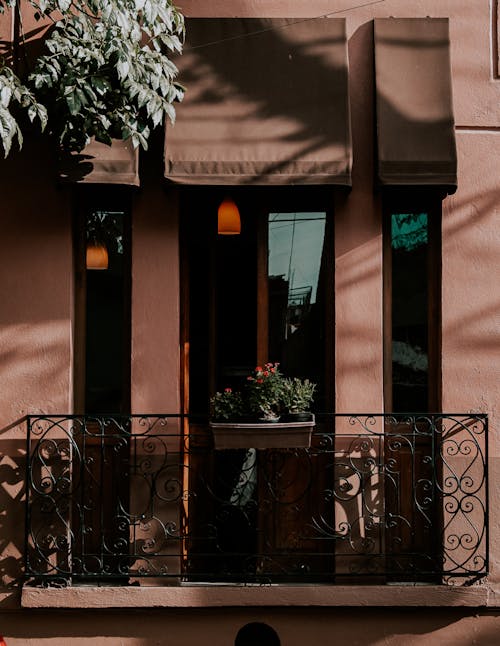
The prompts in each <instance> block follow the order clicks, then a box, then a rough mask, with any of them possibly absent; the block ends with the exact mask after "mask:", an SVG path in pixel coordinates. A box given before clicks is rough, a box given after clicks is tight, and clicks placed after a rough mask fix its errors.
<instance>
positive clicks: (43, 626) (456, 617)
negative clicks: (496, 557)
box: [2, 608, 500, 646]
mask: <svg viewBox="0 0 500 646" xmlns="http://www.w3.org/2000/svg"><path fill="white" fill-rule="evenodd" d="M91 616H92V620H91V621H89V615H87V614H86V613H81V612H80V613H78V612H73V611H67V612H65V613H61V611H60V610H58V611H57V610H56V611H55V612H54V614H52V613H50V612H44V613H43V614H40V613H31V612H30V611H28V610H25V611H24V612H23V613H22V615H21V614H20V613H12V614H8V613H4V614H3V615H2V631H3V635H4V638H5V640H6V643H7V644H9V639H16V640H20V641H21V640H23V641H24V640H28V639H31V640H49V639H51V640H54V638H59V640H58V643H62V640H65V641H64V643H65V644H68V646H71V645H72V644H76V643H77V642H78V643H80V641H81V639H82V638H90V639H95V640H96V643H97V642H98V640H99V638H101V640H102V638H107V640H112V643H118V642H119V643H120V644H123V646H156V645H157V644H159V643H161V644H162V646H179V644H183V646H199V644H200V643H205V642H206V643H212V644H215V645H216V646H243V645H244V646H247V645H248V644H252V646H253V644H255V646H265V644H270V645H272V646H275V645H277V644H281V646H304V645H309V644H315V643H317V644H322V646H337V645H338V644H356V645H357V646H377V645H379V644H381V643H384V644H390V645H392V646H409V645H410V644H411V646H429V645H431V646H432V645H433V644H435V645H436V646H438V645H439V646H469V645H470V644H472V643H478V644H479V643H480V644H481V646H497V644H498V633H499V631H500V615H499V613H498V612H494V613H492V612H488V613H486V612H485V613H483V614H481V612H478V611H477V610H475V609H474V610H466V611H464V610H459V609H456V610H455V609H452V610H450V609H445V608H431V609H422V608H412V609H398V611H397V612H395V611H394V609H393V608H363V609H359V608H354V609H351V608H343V609H338V608H329V609H318V608H293V609H288V608H287V609H285V608H283V609H275V610H273V611H272V612H270V611H268V610H265V611H263V612H261V611H259V610H258V609H252V610H247V611H244V610H243V611H242V610H236V609H231V608H223V609H221V608H211V609H207V610H196V609H189V610H188V609H186V610H178V609H177V610H176V609H165V608H164V609H158V610H150V611H148V612H143V611H139V610H138V611H135V612H133V613H130V611H126V610H123V611H114V612H106V611H105V610H102V611H99V610H92V611H91ZM254 618H258V619H259V623H260V622H263V623H264V622H265V623H267V624H268V625H272V626H273V627H274V629H275V631H276V633H279V641H278V642H276V641H275V642H273V641H269V642H264V641H261V642H251V641H250V642H245V641H241V642H238V641H235V639H238V637H237V635H238V631H239V630H241V626H242V624H245V621H248V620H252V619H254ZM252 624H253V622H252ZM252 624H250V625H252ZM271 630H273V629H271ZM273 632H274V630H273ZM276 633H275V634H276ZM73 639H74V641H73ZM40 643H44V642H40Z"/></svg>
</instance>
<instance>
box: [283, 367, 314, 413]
mask: <svg viewBox="0 0 500 646" xmlns="http://www.w3.org/2000/svg"><path fill="white" fill-rule="evenodd" d="M315 390H316V384H314V383H313V382H312V381H309V379H299V378H298V377H293V378H291V379H290V378H286V379H284V380H283V385H282V393H281V402H282V406H283V409H284V412H285V414H286V417H285V419H286V420H287V421H294V422H307V421H310V420H312V419H313V415H312V413H311V412H310V410H311V404H312V402H313V398H314V391H315Z"/></svg>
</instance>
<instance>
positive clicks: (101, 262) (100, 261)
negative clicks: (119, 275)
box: [87, 240, 109, 270]
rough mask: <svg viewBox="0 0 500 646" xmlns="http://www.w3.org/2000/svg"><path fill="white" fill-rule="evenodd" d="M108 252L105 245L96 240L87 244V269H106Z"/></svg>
mask: <svg viewBox="0 0 500 646" xmlns="http://www.w3.org/2000/svg"><path fill="white" fill-rule="evenodd" d="M108 263H109V260H108V250H107V248H106V245H105V244H104V243H102V242H98V241H97V240H90V241H89V242H87V269H99V270H103V269H107V268H108Z"/></svg>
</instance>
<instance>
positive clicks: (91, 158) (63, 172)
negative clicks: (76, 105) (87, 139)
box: [59, 139, 140, 186]
mask: <svg viewBox="0 0 500 646" xmlns="http://www.w3.org/2000/svg"><path fill="white" fill-rule="evenodd" d="M59 177H60V178H61V179H62V180H63V181H66V182H77V183H87V184H125V185H128V186H139V183H140V182H139V150H138V149H134V147H133V146H132V141H131V140H130V139H128V140H127V141H121V140H119V139H114V140H113V143H112V145H111V146H107V145H106V144H102V143H100V142H98V141H92V142H91V143H90V144H88V146H86V147H85V148H84V149H83V150H82V152H81V153H68V154H65V155H62V157H61V159H60V160H59Z"/></svg>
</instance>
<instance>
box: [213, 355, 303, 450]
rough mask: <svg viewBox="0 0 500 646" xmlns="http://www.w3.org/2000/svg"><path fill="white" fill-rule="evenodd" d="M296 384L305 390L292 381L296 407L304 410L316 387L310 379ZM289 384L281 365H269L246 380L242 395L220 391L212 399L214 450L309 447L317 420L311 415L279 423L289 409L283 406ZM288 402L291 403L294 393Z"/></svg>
mask: <svg viewBox="0 0 500 646" xmlns="http://www.w3.org/2000/svg"><path fill="white" fill-rule="evenodd" d="M297 381H298V382H300V384H301V385H302V388H300V389H299V388H298V385H297V384H295V381H294V380H290V382H291V383H292V385H294V386H295V390H294V392H296V395H295V398H294V399H293V402H295V404H294V405H295V407H300V406H302V408H304V407H306V406H309V405H310V403H311V400H312V394H313V392H314V388H315V384H312V383H310V382H309V381H307V380H305V381H304V382H301V381H300V379H299V380H297ZM286 382H287V379H286V378H285V377H284V376H283V374H282V373H281V371H280V369H279V364H277V363H266V364H265V365H264V366H257V367H256V368H255V370H254V371H253V373H252V374H251V375H249V376H248V377H247V382H246V385H245V387H244V388H243V392H242V393H241V394H240V393H238V392H234V391H233V390H232V389H231V388H226V389H225V390H224V391H221V392H217V393H216V394H215V395H214V396H213V397H212V399H211V400H210V401H211V410H212V420H211V422H210V427H211V429H212V432H213V437H214V444H215V448H216V449H243V448H255V449H291V448H308V447H309V446H310V443H311V433H312V429H313V427H314V417H313V416H312V415H311V414H309V418H308V419H307V420H305V421H303V420H300V419H299V420H293V421H290V420H288V421H281V420H280V414H281V412H282V411H283V410H288V409H285V406H284V397H285V394H284V392H285V388H284V386H285V383H286ZM289 390H291V389H289ZM297 393H298V394H297ZM299 395H300V397H299ZM288 401H290V402H292V398H291V393H289V398H288ZM290 406H292V404H290ZM252 417H253V419H252ZM270 422H272V423H270Z"/></svg>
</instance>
